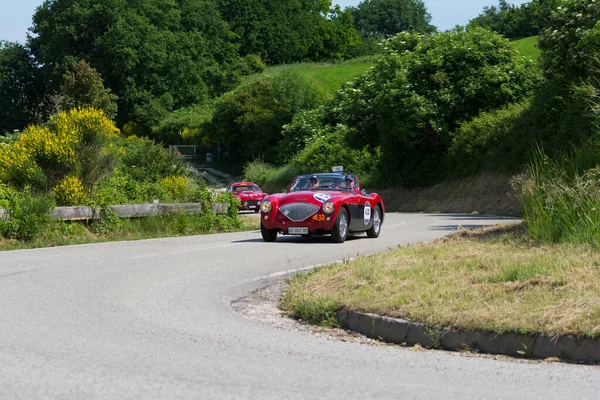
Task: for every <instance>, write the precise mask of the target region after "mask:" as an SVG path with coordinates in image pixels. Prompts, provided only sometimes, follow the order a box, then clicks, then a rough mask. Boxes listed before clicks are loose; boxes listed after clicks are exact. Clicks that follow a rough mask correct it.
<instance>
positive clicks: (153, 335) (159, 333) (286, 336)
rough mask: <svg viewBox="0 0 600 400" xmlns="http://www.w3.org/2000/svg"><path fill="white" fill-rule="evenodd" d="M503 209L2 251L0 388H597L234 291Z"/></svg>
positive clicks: (444, 391) (572, 373) (595, 379)
mask: <svg viewBox="0 0 600 400" xmlns="http://www.w3.org/2000/svg"><path fill="white" fill-rule="evenodd" d="M512 221H514V220H511V219H503V218H501V217H494V216H485V215H460V214H445V215H433V214H387V215H386V219H385V221H384V224H383V226H382V233H381V236H380V237H379V238H378V239H368V238H366V237H365V236H359V237H357V238H353V239H350V240H347V241H346V242H345V243H343V244H333V243H331V242H330V240H329V238H328V237H317V238H311V239H303V238H301V237H296V236H289V237H279V238H278V240H277V241H276V242H275V243H265V242H263V241H262V239H261V237H260V233H259V232H257V231H253V232H242V233H232V234H220V235H207V236H192V237H183V238H166V239H155V240H143V241H134V242H133V241H132V242H116V243H102V244H91V245H81V246H67V247H57V248H46V249H35V250H19V251H10V252H1V253H0V327H1V328H0V398H1V399H31V398H35V399H44V398H53V399H54V398H69V399H70V398H102V399H106V398H153V399H156V398H168V399H173V398H194V399H198V398H217V399H223V398H232V399H239V398H249V399H253V398H256V399H286V398H311V399H314V398H319V399H321V398H323V399H325V398H327V399H340V398H344V399H366V398H369V399H370V398H377V399H387V398H390V399H392V398H393V399H398V398H403V399H412V398H441V397H443V398H445V399H459V398H460V399H464V398H487V399H494V398H498V399H503V398H526V399H565V398H577V399H598V398H600V368H599V367H597V366H589V365H576V364H565V363H544V362H539V361H536V362H532V361H519V360H514V359H509V358H503V357H482V356H472V355H468V354H463V353H452V352H446V351H415V349H414V348H405V347H400V346H389V345H382V344H376V345H369V344H368V343H374V342H372V341H371V342H370V341H367V340H366V339H364V338H356V340H346V339H345V340H339V339H333V338H332V336H331V334H330V333H327V334H325V333H323V334H318V333H317V334H316V333H315V331H314V330H312V329H309V328H306V327H305V326H302V325H299V324H297V323H295V322H293V321H291V320H289V319H286V318H284V317H282V316H277V315H276V312H273V313H271V314H270V315H269V316H268V317H265V316H264V315H266V314H269V313H266V314H265V313H264V312H263V316H262V317H255V316H252V315H251V314H252V310H253V309H252V304H253V303H252V302H248V301H245V300H244V299H247V298H248V296H249V295H251V294H252V293H258V292H257V290H259V289H260V288H263V287H265V286H267V285H271V284H273V283H274V282H277V281H280V280H281V279H282V278H284V277H285V276H286V275H289V274H290V273H294V271H303V270H304V271H305V270H308V269H310V268H311V266H314V265H316V264H321V263H327V262H332V261H335V260H344V259H348V258H351V257H356V256H358V255H363V254H371V253H375V252H380V251H385V250H387V249H389V248H394V247H396V246H398V245H407V244H409V243H416V242H421V241H428V240H432V239H435V238H439V237H441V236H443V235H445V234H448V233H450V232H452V231H454V230H456V229H460V228H468V227H477V226H482V225H489V224H496V223H501V222H512ZM272 311H273V310H272ZM258 314H260V312H259V313H258Z"/></svg>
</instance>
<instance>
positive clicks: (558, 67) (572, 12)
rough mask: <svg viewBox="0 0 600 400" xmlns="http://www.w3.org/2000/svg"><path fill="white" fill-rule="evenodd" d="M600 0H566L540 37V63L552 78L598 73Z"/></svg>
mask: <svg viewBox="0 0 600 400" xmlns="http://www.w3.org/2000/svg"><path fill="white" fill-rule="evenodd" d="M599 20H600V2H595V1H585V0H564V1H562V2H561V6H560V7H557V8H556V11H555V12H553V13H552V17H551V19H550V21H549V24H548V27H547V28H546V29H545V30H544V32H543V34H542V35H541V36H540V39H539V47H540V50H541V55H540V63H541V65H542V69H543V71H544V74H545V75H546V77H548V79H558V78H560V77H563V78H565V79H567V80H579V79H581V78H583V79H586V78H589V77H590V76H592V75H594V74H595V73H597V68H598V67H597V56H598V54H599V52H600V24H599V23H598V21H599Z"/></svg>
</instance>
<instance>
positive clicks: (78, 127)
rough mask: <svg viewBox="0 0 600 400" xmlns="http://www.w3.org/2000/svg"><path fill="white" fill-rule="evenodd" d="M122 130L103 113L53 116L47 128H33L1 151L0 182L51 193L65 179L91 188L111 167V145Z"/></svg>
mask: <svg viewBox="0 0 600 400" xmlns="http://www.w3.org/2000/svg"><path fill="white" fill-rule="evenodd" d="M118 134H119V130H118V129H117V128H116V127H115V126H114V124H113V123H112V122H111V121H110V120H109V119H108V118H106V116H105V115H104V113H103V112H102V111H98V110H94V109H91V108H88V109H76V110H71V111H69V112H62V113H60V114H58V115H57V116H54V117H52V118H51V119H50V121H49V122H48V123H47V124H46V126H30V127H29V128H27V129H26V130H25V131H24V132H23V133H22V134H21V135H19V137H18V138H17V139H16V140H15V141H14V142H12V143H10V144H8V145H6V146H2V147H0V179H2V180H3V181H4V182H7V183H9V184H11V185H14V186H15V187H18V188H23V187H25V186H27V185H30V186H31V187H35V188H36V189H38V190H41V191H44V192H48V191H50V190H51V189H52V188H54V187H55V186H56V185H57V184H58V182H60V181H62V180H63V179H64V178H65V177H66V176H68V175H72V176H77V177H78V178H79V179H81V182H83V184H84V187H85V188H86V189H89V188H91V187H92V186H93V185H94V184H95V183H96V182H97V181H98V179H100V178H101V177H102V176H104V175H106V174H107V173H108V172H109V171H110V169H111V166H112V162H113V160H114V154H113V153H112V152H111V151H110V149H109V148H108V143H109V142H110V141H111V140H114V139H115V138H116V137H117V136H118Z"/></svg>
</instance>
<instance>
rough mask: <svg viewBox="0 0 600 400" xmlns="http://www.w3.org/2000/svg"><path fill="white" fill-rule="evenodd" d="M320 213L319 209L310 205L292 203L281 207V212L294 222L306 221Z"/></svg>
mask: <svg viewBox="0 0 600 400" xmlns="http://www.w3.org/2000/svg"><path fill="white" fill-rule="evenodd" d="M317 211H319V207H317V206H315V205H314V204H310V203H290V204H286V205H283V206H281V207H279V212H281V213H282V214H283V215H285V216H286V217H288V218H289V219H290V220H292V221H294V222H300V221H304V220H305V219H306V218H308V217H310V216H311V215H313V214H315V213H316V212H317Z"/></svg>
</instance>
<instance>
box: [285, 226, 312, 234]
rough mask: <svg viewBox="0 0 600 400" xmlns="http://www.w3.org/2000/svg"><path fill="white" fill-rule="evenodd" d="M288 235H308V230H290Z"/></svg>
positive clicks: (304, 228)
mask: <svg viewBox="0 0 600 400" xmlns="http://www.w3.org/2000/svg"><path fill="white" fill-rule="evenodd" d="M288 233H289V234H290V235H308V228H306V227H303V228H294V227H292V228H288Z"/></svg>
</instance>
